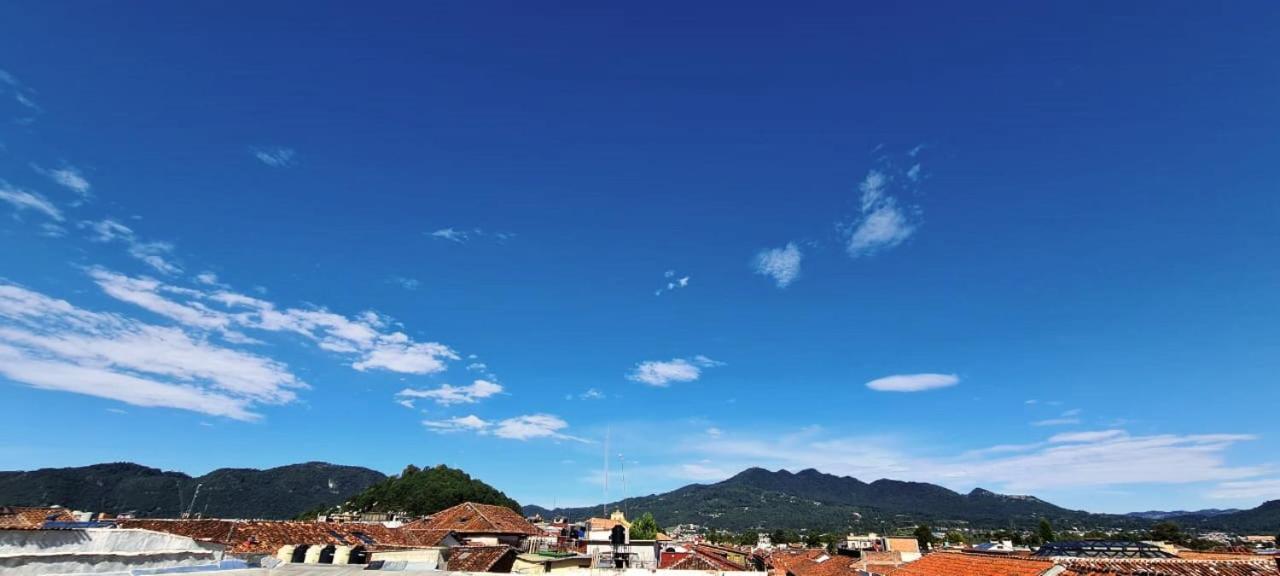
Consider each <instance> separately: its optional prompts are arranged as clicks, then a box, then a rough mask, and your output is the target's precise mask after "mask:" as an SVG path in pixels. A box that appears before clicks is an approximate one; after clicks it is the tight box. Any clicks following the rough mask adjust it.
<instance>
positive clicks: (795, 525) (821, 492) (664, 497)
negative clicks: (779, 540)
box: [524, 468, 1280, 534]
mask: <svg viewBox="0 0 1280 576" xmlns="http://www.w3.org/2000/svg"><path fill="white" fill-rule="evenodd" d="M615 508H620V509H623V510H624V511H625V512H627V513H628V515H629V516H632V517H634V516H636V515H639V514H642V513H645V512H649V513H652V514H653V516H654V518H655V519H656V520H657V521H658V523H659V524H660V525H662V526H673V525H676V524H700V525H704V526H710V527H714V528H718V529H725V530H733V531H744V530H747V531H749V530H762V529H777V528H788V529H796V530H798V529H805V528H807V529H818V530H824V531H825V530H829V531H845V530H853V531H864V530H869V531H885V529H886V528H891V527H900V526H910V525H914V524H920V523H927V524H930V525H934V526H962V525H964V526H971V527H978V528H992V529H1002V528H1033V527H1035V526H1036V525H1037V524H1038V523H1039V521H1040V519H1041V518H1045V519H1048V520H1049V521H1050V522H1051V523H1052V524H1053V525H1054V526H1057V527H1061V528H1066V527H1075V528H1080V529H1094V528H1099V529H1111V530H1131V529H1142V528H1146V527H1149V526H1150V525H1152V524H1153V523H1154V522H1155V521H1157V520H1174V521H1176V522H1179V523H1181V524H1183V525H1186V526H1194V527H1199V528H1221V529H1232V530H1240V531H1257V532H1261V533H1264V534H1270V533H1272V532H1273V531H1275V530H1277V529H1280V500H1277V501H1272V502H1268V503H1266V504H1263V505H1262V506H1259V507H1258V508H1255V509H1252V510H1243V511H1221V510H1206V511H1200V512H1188V513H1169V514H1170V515H1168V516H1161V517H1159V518H1155V517H1147V516H1146V514H1149V513H1138V514H1136V515H1118V514H1093V513H1089V512H1085V511H1081V510H1070V509H1067V508H1063V507H1060V506H1056V505H1054V504H1051V503H1049V502H1045V501H1044V500H1041V499H1039V498H1036V497H1034V496H1017V495H1006V494H997V493H995V492H991V491H989V490H983V489H981V488H978V489H975V490H973V491H971V492H969V493H968V494H961V493H958V492H954V491H952V490H949V489H947V488H943V487H941V486H937V485H934V484H928V483H923V482H903V481H899V480H876V481H874V482H870V483H867V482H863V481H861V480H858V479H856V478H851V477H848V476H834V475H831V474H824V473H822V472H819V471H817V470H813V469H807V470H801V471H800V472H796V473H792V472H789V471H787V470H778V471H776V472H774V471H769V470H765V469H762V468H749V469H747V470H744V471H742V472H741V473H739V474H737V475H735V476H733V477H732V478H729V479H727V480H724V481H721V482H717V483H714V484H691V485H688V486H685V487H683V488H678V489H676V490H673V491H671V492H666V493H663V494H651V495H649V496H642V497H637V498H628V499H625V500H622V501H620V502H612V503H609V504H608V505H597V506H587V507H582V508H561V509H555V510H548V509H546V508H541V507H538V506H525V508H524V510H525V513H526V514H535V513H536V514H541V515H542V516H543V517H549V516H567V517H569V518H570V519H574V520H577V519H582V518H586V517H589V516H598V515H600V514H602V513H603V511H604V510H605V509H608V510H610V511H611V510H613V509H615Z"/></svg>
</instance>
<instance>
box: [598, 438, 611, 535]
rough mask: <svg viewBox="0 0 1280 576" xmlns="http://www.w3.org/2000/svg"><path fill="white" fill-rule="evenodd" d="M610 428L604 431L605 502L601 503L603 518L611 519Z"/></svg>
mask: <svg viewBox="0 0 1280 576" xmlns="http://www.w3.org/2000/svg"><path fill="white" fill-rule="evenodd" d="M609 432H610V430H609V428H605V429H604V501H603V502H601V503H600V510H601V511H602V512H603V514H601V515H600V517H601V518H608V517H609Z"/></svg>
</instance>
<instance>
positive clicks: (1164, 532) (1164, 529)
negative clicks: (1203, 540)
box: [1151, 522, 1186, 544]
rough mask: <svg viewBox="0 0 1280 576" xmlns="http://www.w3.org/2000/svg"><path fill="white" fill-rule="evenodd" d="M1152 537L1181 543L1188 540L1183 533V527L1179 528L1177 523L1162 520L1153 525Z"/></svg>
mask: <svg viewBox="0 0 1280 576" xmlns="http://www.w3.org/2000/svg"><path fill="white" fill-rule="evenodd" d="M1151 539H1152V540H1164V541H1165V542H1172V543H1175V544H1181V543H1183V542H1184V541H1186V536H1184V535H1183V534H1182V528H1179V527H1178V525H1177V524H1174V523H1173V522H1160V523H1158V524H1156V525H1155V526H1152V527H1151Z"/></svg>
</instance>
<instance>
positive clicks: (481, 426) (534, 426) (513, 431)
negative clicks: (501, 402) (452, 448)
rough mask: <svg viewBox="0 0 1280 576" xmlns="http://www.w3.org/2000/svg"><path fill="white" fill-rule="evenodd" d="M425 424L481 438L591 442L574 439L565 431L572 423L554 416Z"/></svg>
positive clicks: (461, 418)
mask: <svg viewBox="0 0 1280 576" xmlns="http://www.w3.org/2000/svg"><path fill="white" fill-rule="evenodd" d="M422 425H423V426H425V427H426V428H427V430H430V431H432V432H435V433H438V434H451V433H458V432H474V433H476V434H481V435H492V436H496V437H498V438H505V439H508V440H533V439H539V438H550V439H554V440H571V441H574V442H583V443H588V442H590V441H589V440H586V439H585V438H579V437H577V436H571V435H569V434H566V433H564V432H563V430H565V429H567V428H568V427H569V423H568V422H565V421H564V419H562V418H560V417H559V416H553V415H551V414H528V415H524V416H515V417H512V418H506V419H504V420H498V421H496V422H491V421H487V420H484V419H481V418H480V417H478V416H476V415H474V414H471V415H468V416H458V417H454V418H446V419H443V420H423V421H422Z"/></svg>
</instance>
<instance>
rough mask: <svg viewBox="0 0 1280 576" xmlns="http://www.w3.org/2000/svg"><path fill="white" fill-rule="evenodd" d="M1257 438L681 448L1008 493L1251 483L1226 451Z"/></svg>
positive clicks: (814, 442)
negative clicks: (984, 446) (957, 447)
mask: <svg viewBox="0 0 1280 576" xmlns="http://www.w3.org/2000/svg"><path fill="white" fill-rule="evenodd" d="M1254 440H1256V437H1254V436H1252V435H1247V434H1192V435H1175V434H1157V435H1147V436H1132V435H1129V434H1127V433H1125V434H1115V433H1110V434H1106V435H1096V437H1094V438H1091V439H1090V438H1084V437H1081V438H1077V439H1075V440H1074V441H1070V442H1060V443H1052V442H1047V441H1046V442H1039V443H1034V444H1029V445H1018V446H1016V447H1013V448H1011V449H1008V450H995V449H990V450H974V451H970V452H966V453H963V454H959V455H957V456H953V457H942V458H938V457H933V456H928V455H923V454H921V453H917V452H916V451H914V450H913V448H912V446H913V444H911V443H908V442H896V441H894V440H893V439H892V438H885V437H827V436H825V435H824V434H823V433H822V431H821V430H802V431H800V432H797V433H794V434H774V435H771V436H768V437H764V436H758V437H755V438H744V437H741V436H740V435H735V437H734V438H732V439H729V438H709V437H707V435H699V436H697V437H691V438H690V439H689V440H688V441H686V442H680V443H676V444H675V445H678V446H680V449H681V450H683V451H685V452H689V453H692V454H696V455H698V456H699V457H702V456H705V457H706V459H707V460H709V462H707V461H700V462H703V463H704V464H705V465H708V466H712V467H715V468H718V469H724V470H730V471H732V470H741V469H742V468H744V467H747V466H766V467H783V468H788V469H792V470H796V469H803V468H818V469H820V470H822V471H824V472H829V473H833V474H847V475H851V476H855V477H858V478H861V479H863V480H872V479H877V478H893V479H899V480H919V481H930V482H939V483H942V484H944V485H946V486H949V487H952V488H955V489H969V488H973V487H975V486H984V487H987V488H993V489H998V490H1001V491H1005V492H1017V493H1026V492H1030V491H1039V490H1048V489H1062V488H1082V487H1104V486H1124V485H1141V484H1193V483H1199V482H1213V481H1220V482H1236V481H1242V480H1250V479H1255V478H1257V477H1258V476H1259V475H1261V474H1263V473H1265V472H1266V469H1265V468H1262V467H1257V466H1233V465H1229V464H1227V463H1226V459H1225V453H1226V452H1227V451H1228V450H1229V449H1231V448H1232V447H1233V446H1237V445H1240V444H1242V443H1245V442H1251V441H1254Z"/></svg>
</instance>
